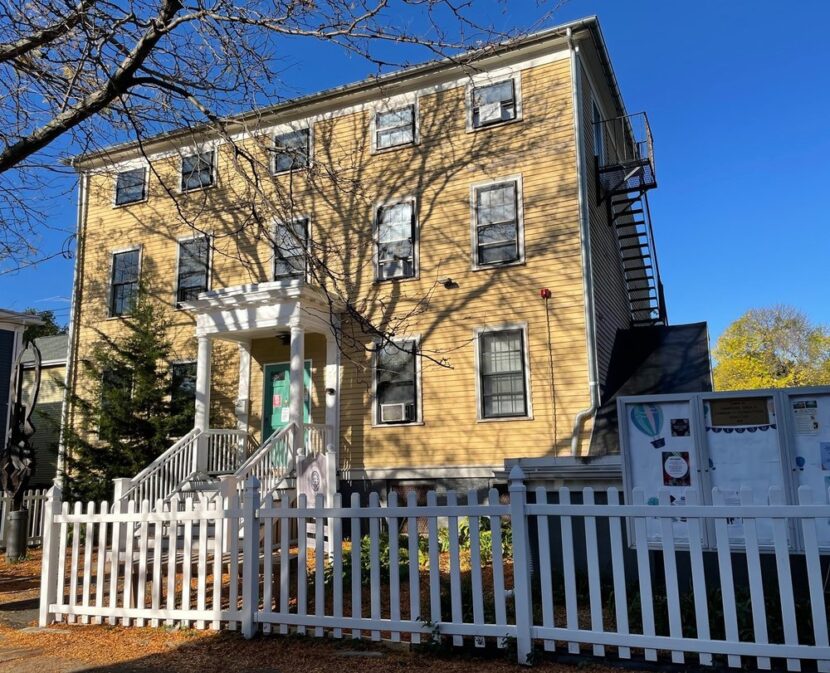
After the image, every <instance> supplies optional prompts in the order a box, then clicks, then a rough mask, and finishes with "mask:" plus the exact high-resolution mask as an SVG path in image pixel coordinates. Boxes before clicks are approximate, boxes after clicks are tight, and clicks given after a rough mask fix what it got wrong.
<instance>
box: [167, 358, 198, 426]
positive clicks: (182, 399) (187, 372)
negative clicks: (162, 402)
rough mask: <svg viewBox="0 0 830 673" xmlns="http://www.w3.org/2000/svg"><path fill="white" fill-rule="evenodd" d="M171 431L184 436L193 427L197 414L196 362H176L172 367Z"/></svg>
mask: <svg viewBox="0 0 830 673" xmlns="http://www.w3.org/2000/svg"><path fill="white" fill-rule="evenodd" d="M170 414H171V416H172V418H173V424H172V427H171V428H170V432H171V434H172V435H173V436H174V437H182V436H184V435H186V434H187V433H188V432H190V430H191V429H192V428H193V419H194V417H195V415H196V363H195V362H176V363H174V364H173V365H171V367H170Z"/></svg>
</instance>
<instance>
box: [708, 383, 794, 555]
mask: <svg viewBox="0 0 830 673" xmlns="http://www.w3.org/2000/svg"><path fill="white" fill-rule="evenodd" d="M702 403H703V419H704V430H705V434H704V438H703V439H704V442H703V451H702V453H701V455H702V456H703V457H705V458H706V460H707V463H708V464H707V467H706V468H705V469H706V472H707V474H708V486H709V488H718V489H720V490H721V492H722V493H723V497H724V503H725V504H727V505H740V504H741V495H740V492H741V489H742V488H744V487H748V488H749V489H750V490H751V492H752V498H753V504H756V505H766V504H767V503H768V502H769V497H768V494H769V489H770V487H771V486H777V487H779V488H781V489H783V490H785V491H786V486H787V482H786V480H785V477H784V466H783V464H782V450H781V442H780V439H779V424H778V423H777V422H776V421H777V418H776V408H775V407H776V405H775V398H774V396H773V395H753V394H751V393H739V394H729V395H717V394H716V395H712V396H703V397H702ZM756 530H757V534H758V544H759V545H761V546H772V542H773V537H772V522H771V521H770V520H768V519H760V520H758V521H757V523H756ZM727 531H728V534H729V540H730V542H731V543H732V544H736V545H741V544H743V539H744V525H743V521H742V520H741V519H737V518H736V519H731V520H730V521H729V523H728V526H727Z"/></svg>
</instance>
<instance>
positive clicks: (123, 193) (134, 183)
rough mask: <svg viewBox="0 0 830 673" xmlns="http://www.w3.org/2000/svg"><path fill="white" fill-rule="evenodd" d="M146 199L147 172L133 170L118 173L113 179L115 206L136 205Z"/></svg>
mask: <svg viewBox="0 0 830 673" xmlns="http://www.w3.org/2000/svg"><path fill="white" fill-rule="evenodd" d="M145 198H147V170H146V169H145V168H134V169H132V170H129V171H122V172H120V173H119V174H118V175H117V176H116V178H115V205H116V206H124V205H126V204H128V203H138V202H139V201H143V200H144V199H145Z"/></svg>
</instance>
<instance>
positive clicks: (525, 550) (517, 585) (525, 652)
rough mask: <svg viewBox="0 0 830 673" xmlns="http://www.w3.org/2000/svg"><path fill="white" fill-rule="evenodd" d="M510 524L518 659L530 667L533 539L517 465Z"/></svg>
mask: <svg viewBox="0 0 830 673" xmlns="http://www.w3.org/2000/svg"><path fill="white" fill-rule="evenodd" d="M509 479H510V483H509V486H508V488H507V490H508V492H509V493H510V521H511V525H512V527H513V598H514V600H515V605H516V657H517V658H518V661H519V663H520V664H525V665H527V664H529V663H530V655H531V650H532V643H531V633H530V630H531V628H532V626H533V604H532V600H533V599H532V588H531V585H530V538H529V536H528V525H527V513H526V509H525V505H526V504H527V486H525V483H524V479H525V473H524V471H523V470H522V468H521V467H519V466H518V465H515V466H514V467H513V469H512V470H510V477H509Z"/></svg>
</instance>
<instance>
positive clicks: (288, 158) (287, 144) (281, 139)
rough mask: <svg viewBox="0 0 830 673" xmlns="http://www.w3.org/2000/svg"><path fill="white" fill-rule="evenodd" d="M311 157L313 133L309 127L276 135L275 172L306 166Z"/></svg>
mask: <svg viewBox="0 0 830 673" xmlns="http://www.w3.org/2000/svg"><path fill="white" fill-rule="evenodd" d="M310 157H311V133H310V131H309V130H308V129H299V130H297V131H288V132H287V133H280V134H277V135H276V136H275V137H274V168H273V170H274V173H284V172H286V171H294V170H297V169H298V168H305V167H306V166H308V165H309V158H310Z"/></svg>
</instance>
